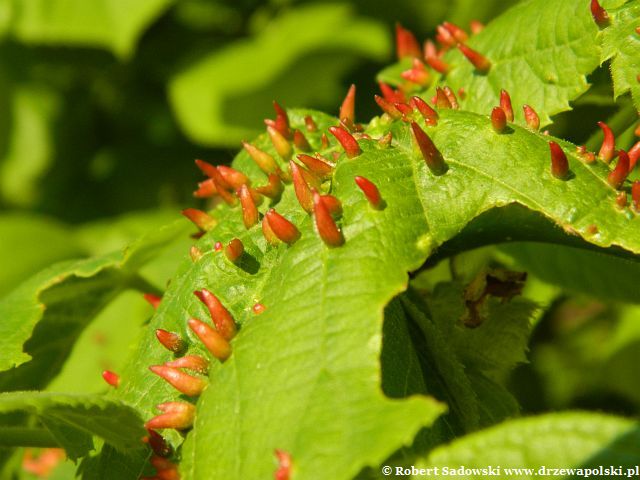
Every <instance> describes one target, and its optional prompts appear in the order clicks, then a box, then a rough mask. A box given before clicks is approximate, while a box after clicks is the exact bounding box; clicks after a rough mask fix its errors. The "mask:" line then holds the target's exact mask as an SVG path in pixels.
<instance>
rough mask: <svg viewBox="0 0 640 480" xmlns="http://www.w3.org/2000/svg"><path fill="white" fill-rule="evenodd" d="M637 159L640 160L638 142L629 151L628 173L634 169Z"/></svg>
mask: <svg viewBox="0 0 640 480" xmlns="http://www.w3.org/2000/svg"><path fill="white" fill-rule="evenodd" d="M638 158H640V142H636V144H635V145H634V146H633V147H631V148H630V149H629V173H631V172H632V171H633V169H634V168H635V167H636V163H637V162H638Z"/></svg>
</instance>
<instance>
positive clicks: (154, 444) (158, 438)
mask: <svg viewBox="0 0 640 480" xmlns="http://www.w3.org/2000/svg"><path fill="white" fill-rule="evenodd" d="M147 433H148V434H149V435H148V436H147V437H144V438H143V439H142V441H143V442H144V443H148V444H149V446H150V447H151V450H153V453H155V454H156V455H158V456H160V457H170V456H171V454H172V453H173V449H172V448H171V445H169V444H168V443H167V441H166V440H165V439H164V437H163V436H162V435H160V434H159V433H158V432H156V431H155V430H152V429H147Z"/></svg>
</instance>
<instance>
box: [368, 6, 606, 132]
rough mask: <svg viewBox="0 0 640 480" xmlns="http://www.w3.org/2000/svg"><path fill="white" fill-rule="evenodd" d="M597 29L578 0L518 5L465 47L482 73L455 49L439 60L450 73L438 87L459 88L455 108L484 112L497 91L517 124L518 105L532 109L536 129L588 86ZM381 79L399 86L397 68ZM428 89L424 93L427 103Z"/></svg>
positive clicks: (520, 118)
mask: <svg viewBox="0 0 640 480" xmlns="http://www.w3.org/2000/svg"><path fill="white" fill-rule="evenodd" d="M597 33H598V28H597V26H596V24H595V23H594V21H593V19H592V18H591V13H590V10H589V5H588V3H585V2H584V1H583V0H552V1H549V0H533V1H528V2H522V3H519V4H517V5H515V6H514V7H512V8H511V9H509V10H507V11H506V12H504V13H503V14H502V15H500V16H499V17H497V18H495V19H494V20H493V21H492V22H490V23H489V24H488V25H487V26H486V28H485V29H484V30H482V31H481V32H480V33H479V34H477V35H473V36H472V37H471V38H470V39H469V41H468V45H469V47H471V48H472V49H474V50H477V51H478V52H480V53H481V54H482V55H484V56H485V57H487V58H488V59H489V60H490V61H491V69H490V70H489V72H488V73H487V74H486V75H485V74H480V73H478V72H477V71H475V69H474V67H473V65H471V63H470V62H469V61H468V60H467V59H466V58H465V57H464V56H463V55H462V54H461V53H460V52H459V51H458V50H457V49H452V50H450V51H449V52H447V53H446V54H445V56H444V61H445V62H446V63H447V64H449V65H450V68H451V71H450V73H448V74H447V75H446V77H445V78H439V79H438V80H439V83H441V84H446V85H448V86H450V87H451V88H452V89H453V90H454V91H455V92H457V91H458V90H459V89H460V88H463V89H464V90H465V92H466V98H464V99H462V98H460V99H458V100H459V104H460V108H462V109H464V110H470V111H472V112H477V113H485V114H486V113H489V112H490V111H491V109H492V108H493V107H495V106H496V105H499V99H500V90H501V89H505V90H507V91H508V92H509V94H510V95H511V101H512V103H513V109H514V114H515V119H516V122H518V123H522V124H524V117H523V112H522V107H521V105H522V104H528V105H531V106H532V107H533V108H534V109H535V110H536V112H537V113H538V115H539V117H540V122H541V125H545V124H548V123H550V122H551V120H550V116H551V115H554V114H556V113H559V112H562V111H565V110H569V109H570V107H569V101H571V100H573V99H575V98H577V97H578V96H580V95H581V94H582V93H584V92H585V91H586V90H587V88H588V87H589V85H588V83H587V79H586V76H587V75H588V74H589V73H591V72H592V71H593V70H595V69H596V68H597V67H598V64H599V43H598V41H597ZM392 68H394V70H385V71H384V72H383V73H382V74H381V76H380V78H381V79H384V80H386V81H387V82H391V81H393V80H395V81H394V82H393V83H395V84H398V83H400V81H401V79H400V78H399V76H398V73H399V71H401V70H400V69H399V68H398V67H392ZM432 94H433V93H432V90H430V91H429V93H425V98H430V97H431V95H432Z"/></svg>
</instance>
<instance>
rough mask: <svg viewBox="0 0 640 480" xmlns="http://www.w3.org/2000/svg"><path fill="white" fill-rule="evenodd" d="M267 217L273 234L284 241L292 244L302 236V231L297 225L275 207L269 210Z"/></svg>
mask: <svg viewBox="0 0 640 480" xmlns="http://www.w3.org/2000/svg"><path fill="white" fill-rule="evenodd" d="M266 218H267V221H268V222H269V226H270V227H271V231H272V232H273V234H274V235H275V236H276V237H278V239H279V240H281V241H283V242H284V243H287V244H289V245H291V244H293V243H295V242H296V241H297V240H298V239H299V238H300V231H299V230H298V229H297V228H296V226H295V225H294V224H293V223H291V222H290V221H289V220H287V219H286V218H284V217H283V216H282V215H280V214H279V213H278V212H276V211H275V210H274V209H273V208H272V209H270V210H269V211H268V212H267V214H266Z"/></svg>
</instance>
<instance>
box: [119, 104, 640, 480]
mask: <svg viewBox="0 0 640 480" xmlns="http://www.w3.org/2000/svg"><path fill="white" fill-rule="evenodd" d="M307 114H310V112H309V111H292V112H290V116H291V122H292V125H293V126H294V127H295V128H300V129H303V130H304V128H305V127H304V120H303V118H304V116H305V115H307ZM417 115H418V114H417V113H416V117H415V120H417V121H422V120H420V119H419V118H418V117H417ZM314 118H315V121H316V123H317V125H318V130H317V131H316V132H306V134H307V136H308V138H309V141H310V142H311V144H312V146H313V147H314V149H320V144H321V140H320V136H321V134H322V133H323V132H325V131H326V129H327V127H328V126H329V125H331V124H332V123H333V124H335V123H336V122H337V121H336V120H335V119H331V118H330V117H327V116H325V115H315V116H314ZM423 128H426V129H427V131H428V134H429V135H430V136H431V138H432V139H433V141H434V142H435V145H436V146H437V148H438V149H439V150H440V152H441V153H442V155H443V157H444V159H445V162H446V163H447V165H448V170H447V172H446V173H445V174H443V175H438V176H436V175H434V174H433V173H431V171H430V170H429V169H428V167H427V165H426V164H425V161H424V159H423V157H422V156H421V154H420V153H419V152H418V151H417V150H416V149H415V146H414V145H413V141H412V138H411V135H410V133H409V129H408V126H407V124H406V123H404V122H402V121H395V122H391V121H389V120H386V119H384V118H382V119H376V120H375V121H374V122H373V123H372V124H371V125H369V126H368V127H367V128H366V130H365V132H366V134H367V135H369V136H370V137H371V139H367V138H364V139H361V140H360V141H359V146H360V148H361V149H362V153H361V154H359V155H357V156H355V157H354V158H351V159H349V158H345V155H344V154H342V153H341V152H342V150H341V149H340V148H338V147H337V146H336V144H335V142H333V143H332V144H331V145H330V147H329V148H328V149H325V150H321V153H322V154H324V155H326V156H327V157H328V158H333V156H332V154H333V153H334V152H335V153H336V155H337V157H335V158H336V159H337V166H336V169H335V171H334V173H333V176H332V178H331V184H330V191H331V194H332V195H335V196H336V197H337V198H338V199H339V200H340V201H341V202H342V207H343V214H342V217H341V219H340V220H339V224H340V225H341V228H342V232H343V234H344V237H345V240H346V242H345V244H344V245H343V246H341V247H339V248H328V247H327V246H326V245H325V244H324V243H323V242H322V241H321V240H320V239H319V238H318V235H317V233H316V231H315V228H314V226H313V222H312V219H311V218H310V217H309V216H308V215H307V214H306V213H305V212H304V211H303V210H302V209H301V208H300V206H299V205H298V203H297V201H296V199H295V196H294V193H293V191H292V187H291V186H287V187H286V190H285V192H284V194H283V196H282V199H281V200H279V201H278V202H273V203H272V204H271V205H269V203H270V202H264V203H263V205H262V206H261V207H260V208H261V209H262V210H263V211H264V210H266V209H267V208H269V207H270V206H275V207H276V208H277V210H278V212H280V213H281V214H283V215H285V216H286V217H287V218H289V219H291V220H292V221H293V222H294V223H295V224H296V226H297V227H298V229H299V230H300V232H301V238H300V239H299V240H298V241H297V242H296V243H295V244H294V245H292V246H290V247H287V246H286V245H280V246H279V247H277V248H274V247H270V246H268V245H267V244H266V242H265V239H264V237H263V234H262V231H261V227H260V226H259V225H256V226H254V227H252V228H250V229H246V228H245V227H244V225H243V223H242V220H241V213H240V207H238V206H235V207H229V206H227V205H225V204H221V205H219V206H218V207H217V208H216V209H215V210H214V211H213V212H212V215H214V216H215V217H216V218H217V219H218V221H219V223H218V226H217V227H216V228H214V229H213V230H212V231H210V232H208V233H207V234H206V235H205V236H204V237H203V238H202V239H201V240H200V241H199V243H198V246H199V248H200V249H201V251H202V253H203V256H202V257H201V258H200V259H199V260H198V261H195V262H192V261H187V262H185V263H184V264H183V266H182V268H181V270H180V272H179V273H178V275H177V276H176V277H175V278H174V279H173V281H172V282H171V285H170V286H169V288H168V290H167V292H166V293H165V296H164V298H163V302H162V304H161V306H160V308H159V309H158V311H157V313H156V315H155V316H154V318H153V319H152V321H151V323H150V328H149V329H148V331H147V332H146V333H145V334H144V338H143V339H142V340H141V342H140V344H139V346H138V349H137V351H136V353H135V354H134V357H133V358H132V360H131V362H130V363H129V365H128V367H127V368H126V369H125V370H124V371H123V375H122V378H123V387H122V388H120V389H118V390H117V391H116V392H114V393H113V394H114V395H117V396H118V397H120V398H122V399H124V400H125V401H126V402H127V403H131V404H132V405H135V406H136V407H137V408H139V409H140V411H141V412H142V414H143V416H144V417H145V418H150V417H151V416H153V415H155V414H156V413H155V409H154V405H156V404H158V403H160V402H165V401H168V400H170V399H172V398H176V396H177V395H176V392H175V390H173V389H172V388H171V387H170V386H168V385H167V384H166V383H165V382H163V381H162V380H160V379H159V378H156V377H155V376H154V375H153V374H151V373H150V372H149V371H148V366H149V365H152V364H159V363H163V362H165V361H167V360H169V359H170V358H171V355H170V354H169V352H167V351H166V350H165V349H163V348H162V347H161V346H160V345H159V344H158V342H157V340H156V338H155V335H154V333H153V332H154V329H156V328H163V329H167V330H170V331H174V332H177V333H178V334H180V335H181V336H182V337H183V338H184V339H186V340H187V341H188V343H189V345H190V351H192V352H202V347H201V346H200V345H199V342H198V341H197V339H196V338H195V337H194V336H193V335H192V333H191V332H190V331H189V330H188V328H187V326H186V325H187V320H188V319H189V318H191V317H195V318H201V319H203V320H204V319H206V318H207V316H208V314H207V313H206V310H205V309H204V307H203V305H202V304H201V303H200V302H199V301H198V300H197V299H196V297H195V296H194V295H193V292H194V290H198V289H201V288H208V289H209V290H211V291H212V292H214V293H215V294H216V295H217V296H218V297H219V298H220V300H221V301H222V303H223V304H224V305H225V306H226V307H227V308H228V309H229V310H230V311H231V313H232V314H233V316H234V318H235V319H236V321H237V322H238V323H239V324H240V326H241V329H240V332H239V334H238V336H237V337H236V338H235V339H234V340H233V342H232V348H233V354H232V356H231V357H230V358H229V359H228V360H227V361H226V362H225V363H223V364H220V363H218V362H213V364H212V367H211V371H210V379H211V382H212V385H211V387H210V388H208V389H206V390H205V391H204V392H203V394H202V395H201V397H200V399H199V401H198V405H197V408H198V412H197V415H196V421H195V425H194V428H193V430H192V431H191V432H190V433H189V434H188V435H187V438H186V442H185V444H184V446H183V461H182V464H181V469H182V475H183V478H185V479H187V480H188V479H192V478H216V477H242V478H262V477H267V476H269V475H271V474H272V473H273V470H274V464H273V450H274V449H276V448H277V449H283V450H286V451H288V452H290V453H291V455H292V458H293V461H294V465H295V469H296V472H297V474H298V475H300V476H301V477H304V478H311V479H313V478H327V477H330V478H336V479H340V478H345V479H346V478H351V477H352V476H353V475H355V474H357V473H358V472H359V471H360V470H361V469H362V468H363V467H365V466H371V465H377V464H379V463H380V462H381V461H383V460H384V459H385V458H386V457H387V456H388V455H390V454H391V453H393V452H394V451H396V450H397V449H398V448H400V447H401V446H403V445H407V444H409V443H411V441H412V440H413V438H414V436H415V434H416V432H417V431H418V430H419V429H420V428H422V427H425V426H430V425H432V424H433V421H434V420H435V419H436V418H437V417H438V415H440V413H442V407H441V406H440V405H438V404H436V403H435V402H434V401H433V400H432V399H430V398H428V397H420V396H412V397H408V398H403V399H394V400H390V399H389V398H387V397H385V396H384V395H383V394H382V392H381V391H380V365H379V360H380V350H381V345H380V336H381V331H382V324H383V322H382V320H383V318H382V317H383V311H384V308H385V306H386V305H388V303H389V302H390V301H391V299H392V298H394V297H395V296H396V295H397V294H398V293H400V292H402V291H404V290H405V289H406V288H407V284H408V275H407V272H409V271H412V270H416V269H417V268H418V267H420V266H421V265H422V264H423V263H424V262H425V260H426V259H427V258H428V257H429V256H430V255H432V254H433V253H434V252H436V249H437V255H448V254H451V253H452V252H457V251H461V250H465V249H469V248H472V247H474V246H477V245H482V244H486V243H491V242H496V241H504V240H506V239H523V238H527V239H539V240H545V241H550V242H558V243H566V244H570V245H581V246H590V247H591V248H596V247H600V248H603V249H604V248H608V247H612V246H615V247H616V248H610V249H609V250H604V251H607V252H608V253H610V254H615V255H621V256H628V257H633V255H634V254H636V253H638V252H639V251H640V235H639V234H638V228H637V224H638V222H639V221H640V220H639V219H638V217H637V216H635V215H634V214H632V213H631V211H630V210H628V209H627V210H626V211H621V210H620V209H619V208H617V207H616V203H615V197H616V195H617V192H616V191H615V190H614V189H613V188H611V187H609V186H608V184H607V182H606V176H607V174H608V167H607V166H606V165H603V164H601V163H596V164H592V165H586V164H584V163H582V162H581V161H580V160H579V158H578V157H577V156H576V155H575V153H574V152H575V147H574V146H572V145H570V144H568V143H566V142H561V141H559V142H560V143H561V144H562V145H563V146H564V147H565V151H566V152H567V156H568V157H569V165H570V169H571V174H570V175H569V176H568V177H567V179H564V180H560V179H557V178H555V177H553V176H552V174H551V172H550V156H549V145H548V142H549V141H550V140H552V139H553V137H549V136H546V135H542V134H539V133H537V132H532V131H530V130H528V129H523V128H520V127H518V126H513V128H510V129H509V130H508V131H507V132H505V133H504V134H497V133H496V132H495V131H494V130H493V128H492V127H491V122H490V121H489V119H488V118H487V117H486V116H481V115H477V114H473V113H470V112H464V111H454V110H443V111H441V112H440V120H439V123H438V125H437V126H436V127H423ZM388 131H391V132H392V133H393V139H394V140H393V143H392V145H391V146H390V147H388V148H384V147H383V146H381V145H380V144H379V143H378V142H377V141H376V138H378V137H379V136H382V135H383V134H385V133H387V132H388ZM256 143H257V144H258V145H259V146H260V148H263V149H265V150H267V151H268V152H269V153H271V154H272V155H274V156H276V157H277V155H276V154H275V151H274V149H273V146H272V145H271V143H270V141H269V140H268V138H267V137H266V136H265V135H263V136H261V137H260V138H259V139H258V140H257V142H256ZM234 166H235V167H236V168H239V169H242V170H245V171H246V172H247V173H248V174H249V176H250V177H251V178H252V181H253V182H254V184H255V185H261V184H263V183H264V174H258V173H256V170H257V169H256V167H255V165H253V162H252V161H251V160H250V159H249V157H248V155H247V154H246V152H241V153H240V154H239V155H238V157H237V158H236V160H235V161H234ZM281 166H282V168H285V166H284V164H281ZM245 167H246V168H245ZM355 175H362V176H365V177H367V178H368V179H370V180H371V181H373V182H374V183H375V184H376V185H377V186H378V188H379V190H380V192H381V194H382V197H383V198H384V199H385V203H386V207H385V208H384V209H382V210H375V209H373V208H371V207H370V205H369V204H368V202H367V201H366V200H365V198H364V197H363V195H362V192H361V191H360V190H359V189H358V188H357V186H356V184H355V182H354V180H353V179H354V176H355ZM328 187H329V184H328V183H327V184H326V185H325V187H324V189H328ZM324 189H323V191H324ZM594 224H595V225H597V231H594V228H593V227H592V225H594ZM559 227H560V228H559ZM234 237H237V238H240V239H241V240H242V242H243V243H244V247H245V252H246V253H245V255H244V256H243V257H242V259H241V261H240V262H239V263H238V264H237V265H236V264H232V263H230V262H229V261H228V260H227V259H226V257H225V255H224V254H222V253H220V252H216V251H215V250H214V247H213V245H214V243H215V242H216V241H220V242H223V243H225V242H228V241H230V240H231V239H232V238H234ZM256 302H260V303H263V304H264V305H265V306H266V310H265V312H264V313H262V314H260V315H257V316H256V315H254V314H253V313H252V307H253V306H254V304H255V303H256ZM495 308H496V310H497V311H501V310H502V319H498V320H501V321H496V324H495V326H494V327H492V328H495V330H492V333H491V334H486V335H483V334H482V332H481V331H479V333H477V334H476V335H472V336H468V337H466V338H465V337H462V338H463V340H464V341H462V342H461V345H462V347H464V348H481V347H483V348H486V347H487V344H488V343H489V341H490V337H491V336H492V335H497V334H502V335H504V337H502V338H500V337H498V338H500V340H499V346H500V348H498V349H497V352H496V356H492V355H483V356H480V357H473V358H474V359H475V358H479V359H480V360H481V361H482V367H483V368H484V369H485V370H486V372H487V374H486V375H485V374H484V372H482V371H481V372H476V376H475V377H474V378H473V380H469V381H468V382H471V383H472V385H474V386H475V388H477V389H478V391H479V392H481V394H482V397H483V399H485V401H487V402H489V401H491V400H492V399H493V401H495V402H496V403H498V404H499V405H498V407H497V408H496V409H495V410H493V409H491V410H488V411H484V412H477V413H474V412H470V413H469V417H470V418H469V422H468V425H469V426H471V428H473V425H478V426H479V425H480V424H481V420H483V421H487V422H490V421H495V420H496V419H497V418H500V415H504V414H505V413H504V412H509V411H510V409H511V408H512V407H513V401H512V399H510V397H508V396H507V395H504V396H500V397H498V396H497V395H492V392H491V391H492V389H493V388H494V387H493V386H492V385H491V382H494V383H495V381H494V379H493V378H492V377H491V376H492V375H493V376H494V377H496V376H497V375H496V372H502V371H504V370H505V369H507V367H510V366H512V365H513V363H514V362H516V361H518V360H521V359H522V348H521V347H520V348H519V349H517V351H515V352H506V353H505V351H506V347H505V346H507V344H508V342H507V341H506V340H505V338H509V337H510V336H511V337H512V338H513V337H515V338H517V339H518V342H519V343H520V344H522V343H523V342H522V340H523V338H524V336H525V332H526V328H525V327H526V323H528V322H525V321H522V320H521V318H524V319H527V315H526V314H527V313H530V311H531V306H530V305H528V306H527V305H524V306H523V305H519V304H517V303H514V304H513V305H506V306H499V305H496V306H495ZM509 309H513V311H510V310H509ZM411 310H412V312H411V315H410V316H411V317H412V318H416V317H418V316H420V315H423V314H424V312H423V311H421V309H420V308H416V307H414V308H412V309H411ZM509 319H512V321H513V319H516V320H517V322H516V325H513V326H510V325H506V323H508V320H509ZM431 328H432V330H435V326H432V327H431ZM510 329H513V330H510ZM514 332H515V333H514ZM425 336H427V335H426V333H425ZM430 338H436V336H430ZM441 343H442V344H443V345H444V346H446V343H445V342H441ZM502 357H504V358H502ZM500 362H503V363H500ZM459 370H462V367H460V369H459ZM448 371H451V369H449V370H448ZM426 383H427V385H428V382H426ZM466 388H467V390H468V391H473V390H472V388H469V387H468V386H467V387H466ZM470 396H471V397H472V395H470ZM462 400H465V399H464V398H462V399H461V401H462ZM467 404H469V405H472V402H471V401H470V400H469V401H468V402H467V403H465V405H467ZM458 410H459V411H460V412H463V409H460V408H459V409H458ZM500 412H503V413H500ZM474 417H475V418H476V420H473V418H474ZM337 426H339V429H340V432H342V433H341V434H339V435H338V434H337V433H336V428H337ZM343 432H348V434H344V433H343ZM169 436H170V437H171V439H172V441H173V442H174V443H175V444H176V445H177V444H179V443H180V439H179V437H178V436H177V435H175V434H169ZM329 458H330V459H331V461H330V462H329V461H327V459H329Z"/></svg>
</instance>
